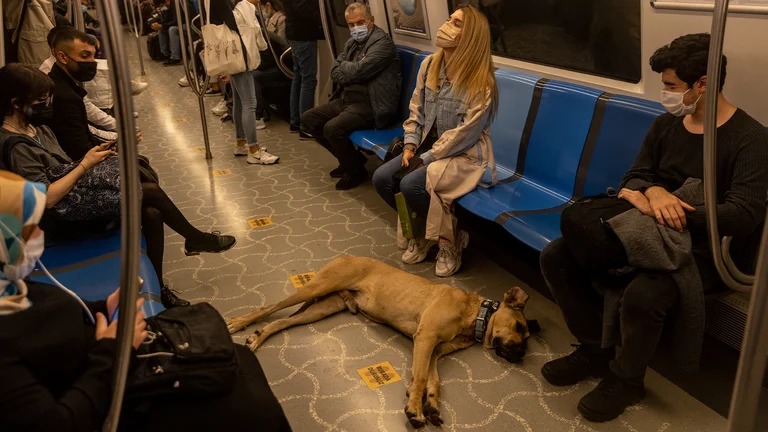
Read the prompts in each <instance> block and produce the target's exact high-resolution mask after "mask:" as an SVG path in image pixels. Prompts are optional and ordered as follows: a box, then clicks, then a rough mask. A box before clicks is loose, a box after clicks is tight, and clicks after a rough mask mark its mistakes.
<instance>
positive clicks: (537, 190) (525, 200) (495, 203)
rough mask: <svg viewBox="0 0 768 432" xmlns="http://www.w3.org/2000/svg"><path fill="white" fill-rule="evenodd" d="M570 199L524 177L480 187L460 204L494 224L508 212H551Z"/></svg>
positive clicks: (461, 200) (462, 199) (463, 198)
mask: <svg viewBox="0 0 768 432" xmlns="http://www.w3.org/2000/svg"><path fill="white" fill-rule="evenodd" d="M569 199H570V197H567V196H564V195H559V194H557V193H555V192H554V191H552V190H549V189H546V188H544V187H542V186H541V185H538V184H536V183H534V182H532V181H530V180H529V179H527V178H525V177H522V178H519V179H517V180H516V181H514V182H509V183H500V184H497V185H496V186H494V187H492V188H477V189H475V190H473V191H472V192H470V193H468V194H466V195H464V196H463V197H461V198H460V199H459V201H458V203H459V205H460V206H462V207H463V208H465V209H467V210H469V211H470V212H472V213H473V214H475V215H477V216H480V217H482V218H483V219H487V220H491V221H495V220H497V218H498V217H499V216H501V215H502V214H504V213H505V212H515V211H531V210H540V209H549V208H553V207H557V206H560V205H563V204H565V203H567V202H568V201H569Z"/></svg>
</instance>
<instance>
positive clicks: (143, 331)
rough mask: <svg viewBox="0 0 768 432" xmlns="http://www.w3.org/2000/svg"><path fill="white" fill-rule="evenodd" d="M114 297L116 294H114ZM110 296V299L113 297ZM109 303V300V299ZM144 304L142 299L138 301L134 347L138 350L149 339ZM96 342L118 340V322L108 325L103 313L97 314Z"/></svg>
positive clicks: (134, 328)
mask: <svg viewBox="0 0 768 432" xmlns="http://www.w3.org/2000/svg"><path fill="white" fill-rule="evenodd" d="M112 295H114V293H113V294H112ZM112 295H110V297H111V296H112ZM107 300H108V301H109V299H107ZM143 304H144V299H143V298H140V299H138V300H136V321H135V322H134V327H133V347H134V348H136V349H138V348H139V346H140V345H141V343H142V342H144V339H146V338H147V322H146V321H145V320H144V319H145V315H144V311H143V310H142V309H141V306H142V305H143ZM95 336H96V340H97V341H98V340H101V339H104V338H107V339H116V338H117V320H115V321H113V322H111V323H109V325H107V317H105V316H104V314H102V313H101V312H99V313H97V314H96V335H95Z"/></svg>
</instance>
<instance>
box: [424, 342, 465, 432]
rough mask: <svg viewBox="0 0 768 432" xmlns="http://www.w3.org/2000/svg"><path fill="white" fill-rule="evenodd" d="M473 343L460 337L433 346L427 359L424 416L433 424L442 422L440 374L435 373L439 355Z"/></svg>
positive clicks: (436, 424)
mask: <svg viewBox="0 0 768 432" xmlns="http://www.w3.org/2000/svg"><path fill="white" fill-rule="evenodd" d="M473 343H474V342H473V341H471V340H460V339H454V340H451V341H448V342H443V343H441V344H439V345H438V346H437V347H435V351H434V352H433V353H432V358H431V359H429V376H428V377H427V388H426V398H425V401H424V416H425V417H426V418H427V420H429V422H430V423H432V424H433V425H435V426H440V425H441V424H443V419H441V418H440V376H439V375H438V373H437V361H438V360H440V357H442V356H444V355H448V354H450V353H452V352H454V351H458V350H461V349H464V348H466V347H468V346H470V345H472V344H473Z"/></svg>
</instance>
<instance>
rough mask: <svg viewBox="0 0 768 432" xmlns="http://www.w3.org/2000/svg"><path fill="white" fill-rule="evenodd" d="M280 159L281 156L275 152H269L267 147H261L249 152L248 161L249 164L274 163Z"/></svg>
mask: <svg viewBox="0 0 768 432" xmlns="http://www.w3.org/2000/svg"><path fill="white" fill-rule="evenodd" d="M278 159H280V158H279V157H277V156H275V155H273V154H270V153H267V149H266V148H264V147H261V148H260V149H258V150H257V151H255V152H249V153H248V159H247V160H246V162H248V163H249V164H260V165H272V164H273V163H275V162H277V161H278Z"/></svg>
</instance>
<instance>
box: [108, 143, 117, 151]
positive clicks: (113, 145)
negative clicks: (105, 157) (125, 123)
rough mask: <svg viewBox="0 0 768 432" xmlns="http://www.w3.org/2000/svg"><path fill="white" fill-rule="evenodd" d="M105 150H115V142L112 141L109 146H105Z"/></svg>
mask: <svg viewBox="0 0 768 432" xmlns="http://www.w3.org/2000/svg"><path fill="white" fill-rule="evenodd" d="M107 150H117V141H112V142H111V143H110V144H109V146H107Z"/></svg>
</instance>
